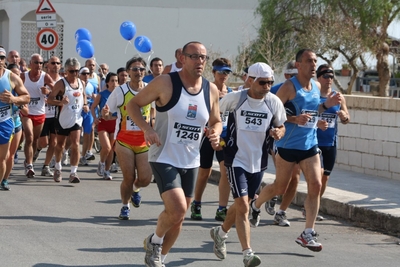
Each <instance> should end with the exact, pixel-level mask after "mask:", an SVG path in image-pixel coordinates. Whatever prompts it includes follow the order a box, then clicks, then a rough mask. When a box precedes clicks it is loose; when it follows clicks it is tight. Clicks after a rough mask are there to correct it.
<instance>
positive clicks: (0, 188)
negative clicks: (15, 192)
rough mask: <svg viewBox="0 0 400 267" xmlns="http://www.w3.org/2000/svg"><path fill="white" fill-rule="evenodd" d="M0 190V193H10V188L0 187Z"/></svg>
mask: <svg viewBox="0 0 400 267" xmlns="http://www.w3.org/2000/svg"><path fill="white" fill-rule="evenodd" d="M0 190H2V191H10V190H11V188H10V187H4V186H0Z"/></svg>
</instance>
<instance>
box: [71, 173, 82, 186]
mask: <svg viewBox="0 0 400 267" xmlns="http://www.w3.org/2000/svg"><path fill="white" fill-rule="evenodd" d="M69 182H70V183H72V184H78V183H80V182H81V180H80V179H79V177H78V175H77V174H76V172H74V173H71V174H70V175H69Z"/></svg>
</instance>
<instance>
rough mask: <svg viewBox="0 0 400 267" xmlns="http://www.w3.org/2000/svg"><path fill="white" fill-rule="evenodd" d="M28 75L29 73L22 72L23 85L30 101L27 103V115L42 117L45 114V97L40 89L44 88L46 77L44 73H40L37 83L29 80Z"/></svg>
mask: <svg viewBox="0 0 400 267" xmlns="http://www.w3.org/2000/svg"><path fill="white" fill-rule="evenodd" d="M29 73H30V71H27V72H24V75H25V82H24V85H25V87H26V89H27V90H28V93H29V95H30V97H31V101H30V102H29V115H43V114H45V113H46V109H45V104H46V101H45V98H46V96H45V95H44V94H42V91H41V90H40V88H41V87H43V86H44V77H45V76H46V73H45V72H44V71H42V72H41V73H40V78H39V80H38V81H37V82H32V81H31V79H30V78H29Z"/></svg>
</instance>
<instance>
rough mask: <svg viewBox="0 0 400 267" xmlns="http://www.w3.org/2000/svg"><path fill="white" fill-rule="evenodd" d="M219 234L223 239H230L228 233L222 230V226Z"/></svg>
mask: <svg viewBox="0 0 400 267" xmlns="http://www.w3.org/2000/svg"><path fill="white" fill-rule="evenodd" d="M218 234H219V236H220V237H222V238H228V233H225V232H224V230H222V226H221V227H220V228H219V231H218Z"/></svg>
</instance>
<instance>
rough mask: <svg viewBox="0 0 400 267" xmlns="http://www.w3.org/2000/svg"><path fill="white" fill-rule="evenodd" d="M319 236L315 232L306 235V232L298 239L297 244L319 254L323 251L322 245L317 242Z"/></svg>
mask: <svg viewBox="0 0 400 267" xmlns="http://www.w3.org/2000/svg"><path fill="white" fill-rule="evenodd" d="M317 237H318V234H317V232H315V231H312V232H311V233H309V234H306V233H305V232H304V231H303V232H302V233H301V234H300V236H299V237H298V238H297V239H296V243H297V244H299V245H300V246H302V247H303V248H308V249H309V250H311V251H314V252H319V251H321V250H322V244H321V243H318V242H317Z"/></svg>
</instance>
